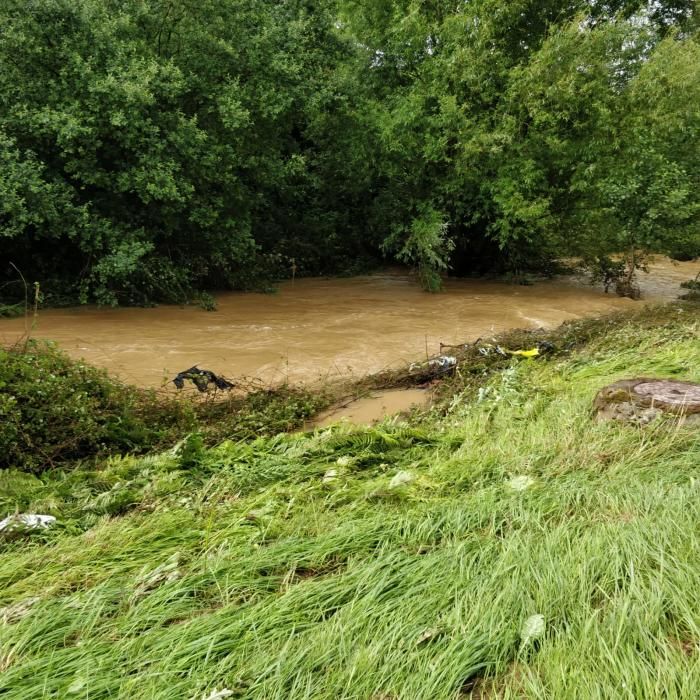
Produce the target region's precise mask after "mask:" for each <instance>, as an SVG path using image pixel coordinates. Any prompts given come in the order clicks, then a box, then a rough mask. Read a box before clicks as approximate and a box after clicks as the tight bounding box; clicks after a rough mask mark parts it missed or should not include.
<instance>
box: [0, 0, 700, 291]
mask: <svg viewBox="0 0 700 700" xmlns="http://www.w3.org/2000/svg"><path fill="white" fill-rule="evenodd" d="M698 29H699V23H698V12H697V10H696V9H695V3H694V2H693V0H670V1H662V0H652V1H651V2H644V1H641V0H612V1H609V2H604V1H602V0H568V1H566V0H559V1H556V0H509V1H508V2H504V1H503V0H468V1H465V2H459V3H457V2H454V1H452V2H447V1H446V0H337V1H336V0H196V2H195V1H194V0H5V1H4V2H3V3H2V6H1V7H0V246H1V247H2V256H1V257H2V260H1V261H0V283H2V284H3V287H2V290H1V291H0V295H4V296H8V297H9V296H11V295H12V294H18V293H19V290H18V287H17V285H16V278H17V275H16V272H15V267H16V268H19V269H20V270H22V271H23V274H24V276H25V277H26V278H27V279H31V280H37V281H39V282H41V284H42V287H43V289H44V290H45V291H46V292H47V293H50V294H51V295H53V299H54V300H55V301H56V302H58V301H60V300H62V299H63V300H67V301H83V302H98V303H104V304H116V303H130V304H144V303H152V302H156V301H183V300H185V299H187V298H190V297H191V295H192V294H193V293H195V292H196V290H205V289H222V288H231V289H246V288H256V287H260V286H264V285H265V284H266V283H267V282H268V281H269V280H272V279H277V278H280V277H284V276H287V275H289V274H290V273H291V271H292V270H293V271H294V273H295V274H297V275H302V274H318V273H328V274H333V273H348V272H353V271H357V270H358V269H361V268H362V267H363V266H368V265H371V264H375V263H376V262H377V261H380V260H395V261H400V262H403V263H407V264H410V265H412V266H414V267H416V268H417V269H418V271H419V273H420V276H421V279H422V281H423V283H424V285H425V286H426V287H427V288H429V289H436V288H438V287H439V285H440V279H441V275H442V274H443V273H445V272H446V271H451V272H452V273H455V274H463V273H474V272H484V271H487V270H500V271H503V270H510V271H518V270H527V269H547V267H548V266H549V265H551V264H552V262H553V261H555V260H557V259H559V258H562V257H571V256H577V257H580V258H581V259H583V260H585V261H587V262H588V264H589V265H591V266H593V267H597V269H598V270H599V271H602V274H610V267H611V266H613V267H614V265H615V264H620V263H614V262H612V261H611V258H610V256H611V255H612V254H617V253H623V254H624V255H625V258H624V264H625V265H626V266H627V271H629V270H632V271H633V270H634V269H635V267H637V266H639V265H642V264H643V255H644V253H646V252H650V251H652V252H662V253H668V254H673V255H676V256H677V257H693V256H696V255H698V253H700V32H699V31H698ZM10 263H12V265H10ZM617 274H618V278H619V275H620V270H618V271H617Z"/></svg>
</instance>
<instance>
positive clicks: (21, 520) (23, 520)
mask: <svg viewBox="0 0 700 700" xmlns="http://www.w3.org/2000/svg"><path fill="white" fill-rule="evenodd" d="M55 523H56V518H54V517H53V515H36V514H34V513H26V514H20V515H10V516H9V517H8V518H5V519H4V520H0V532H4V533H11V532H16V533H22V532H30V531H32V530H46V529H47V528H49V527H51V526H52V525H54V524H55Z"/></svg>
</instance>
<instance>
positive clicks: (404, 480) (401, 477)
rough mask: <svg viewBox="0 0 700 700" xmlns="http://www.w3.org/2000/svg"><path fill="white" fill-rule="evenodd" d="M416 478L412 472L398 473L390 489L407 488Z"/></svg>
mask: <svg viewBox="0 0 700 700" xmlns="http://www.w3.org/2000/svg"><path fill="white" fill-rule="evenodd" d="M414 479H415V477H414V476H413V474H411V472H403V471H401V472H397V473H396V475H395V476H394V478H393V479H392V480H391V481H390V482H389V488H390V489H395V488H398V487H399V486H406V485H407V484H410V483H411V482H412V481H413V480H414Z"/></svg>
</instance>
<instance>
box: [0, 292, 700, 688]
mask: <svg viewBox="0 0 700 700" xmlns="http://www.w3.org/2000/svg"><path fill="white" fill-rule="evenodd" d="M577 335H578V339H577V342H570V343H567V345H566V347H561V348H560V350H561V352H559V353H557V354H555V355H553V356H551V357H550V358H547V357H545V358H541V359H537V360H519V359H512V360H510V359H509V360H503V359H500V360H499V362H500V364H499V365H498V367H497V368H496V370H495V371H491V370H489V369H488V368H487V367H486V366H484V367H482V368H480V369H476V370H475V371H474V372H473V373H470V372H466V373H463V374H461V375H460V374H458V375H457V376H455V377H454V378H453V379H452V380H450V381H451V383H446V384H444V385H443V387H442V388H441V391H440V396H441V399H440V401H439V402H438V404H437V405H436V406H435V407H434V408H433V409H432V410H431V411H429V412H427V413H424V414H422V415H419V416H415V417H414V419H413V420H412V421H411V422H408V423H406V422H400V421H399V420H390V421H386V422H385V423H383V424H381V425H379V426H375V427H372V428H357V427H355V428H353V427H348V426H345V427H336V428H330V429H324V430H320V431H317V432H315V433H297V434H279V435H276V436H271V437H262V438H259V439H257V440H253V441H239V442H232V441H227V442H224V443H222V444H220V445H218V446H216V447H212V448H206V447H204V446H203V444H202V443H201V441H197V440H194V439H187V440H185V441H184V442H182V443H180V445H179V446H178V447H176V448H174V449H171V450H168V451H166V452H162V453H160V454H154V455H146V456H140V457H130V456H126V457H111V458H108V459H105V460H104V462H103V463H102V464H101V465H100V469H99V470H98V471H95V470H91V471H86V472H85V473H84V474H83V475H82V476H81V474H82V472H81V471H80V470H79V469H78V470H77V471H73V472H70V473H69V474H66V475H65V477H64V478H63V479H61V478H58V477H57V476H56V474H53V475H52V476H51V477H41V478H39V477H32V476H28V475H20V474H19V473H16V472H15V473H12V472H5V473H4V474H2V475H0V478H1V479H2V480H3V491H2V497H1V500H0V503H1V504H2V508H3V515H4V514H5V511H8V512H12V511H13V510H15V509H19V510H21V511H24V512H40V513H44V512H49V513H51V514H53V515H55V516H56V517H57V518H58V524H57V525H56V526H55V527H54V528H52V529H49V530H47V531H45V532H43V533H41V534H39V535H36V536H34V537H32V538H30V539H28V540H17V541H14V542H5V543H3V544H2V545H0V547H1V550H0V607H3V606H4V607H3V610H2V612H0V618H1V619H2V620H3V623H2V626H1V627H0V669H2V671H3V673H2V674H1V675H0V690H2V691H3V692H4V693H5V694H6V696H7V697H9V698H13V699H15V698H16V699H22V700H23V699H26V700H29V699H30V698H31V700H35V699H36V698H40V697H71V698H72V697H76V698H88V697H89V698H90V699H91V700H94V699H97V698H117V697H118V698H162V699H163V700H165V699H166V698H168V699H170V698H174V697H177V698H196V699H197V700H199V699H200V698H201V699H204V698H212V699H213V698H224V697H237V698H251V699H252V698H266V699H268V698H269V699H272V698H279V699H280V700H282V699H285V700H286V699H287V698H329V699H330V698H367V699H373V700H380V699H381V700H389V699H392V700H394V699H404V698H406V699H408V698H411V699H414V698H416V699H418V698H425V699H426V700H427V699H428V698H431V699H432V698H457V697H474V698H483V697H505V698H513V697H526V698H543V697H552V698H563V697H621V698H624V697H629V698H642V697H650V698H651V697H678V698H686V697H693V696H694V694H695V690H696V688H697V687H698V685H699V684H700V666H698V664H697V654H698V651H699V650H700V612H699V611H700V540H699V539H698V534H697V522H698V521H699V520H700V499H699V498H698V494H699V491H698V489H699V488H700V432H699V431H698V430H697V428H689V427H688V428H684V427H680V426H679V425H678V424H677V423H676V422H674V421H659V422H656V423H653V424H651V425H649V426H647V427H645V428H639V427H635V426H628V425H621V424H617V423H597V422H595V421H593V420H592V412H591V404H592V400H593V397H594V396H595V394H596V392H597V390H598V389H599V388H600V387H601V386H603V385H605V384H607V383H610V382H612V381H615V380H617V379H621V378H625V377H633V376H639V375H645V376H646V375H654V376H664V377H675V378H679V379H687V380H693V381H699V380H700V369H699V368H700V340H699V339H700V307H698V306H697V305H690V304H686V305H683V304H673V305H669V306H666V307H663V309H657V310H655V311H654V310H644V311H642V312H641V313H637V314H635V315H627V316H621V317H617V318H616V319H614V320H611V321H584V322H580V325H579V326H578V330H577ZM68 485H70V487H69V488H68ZM224 691H228V692H224ZM217 693H218V694H217Z"/></svg>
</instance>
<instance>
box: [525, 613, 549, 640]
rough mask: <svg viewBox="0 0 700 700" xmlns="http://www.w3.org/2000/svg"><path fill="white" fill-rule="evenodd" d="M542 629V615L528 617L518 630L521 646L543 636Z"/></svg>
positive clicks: (543, 627) (543, 626) (543, 625)
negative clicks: (521, 641)
mask: <svg viewBox="0 0 700 700" xmlns="http://www.w3.org/2000/svg"><path fill="white" fill-rule="evenodd" d="M544 629H545V624H544V615H530V617H528V618H527V620H525V622H523V626H522V628H521V629H520V638H521V639H522V640H523V644H528V643H529V642H531V641H532V640H533V639H538V638H539V637H541V636H542V635H543V634H544Z"/></svg>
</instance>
